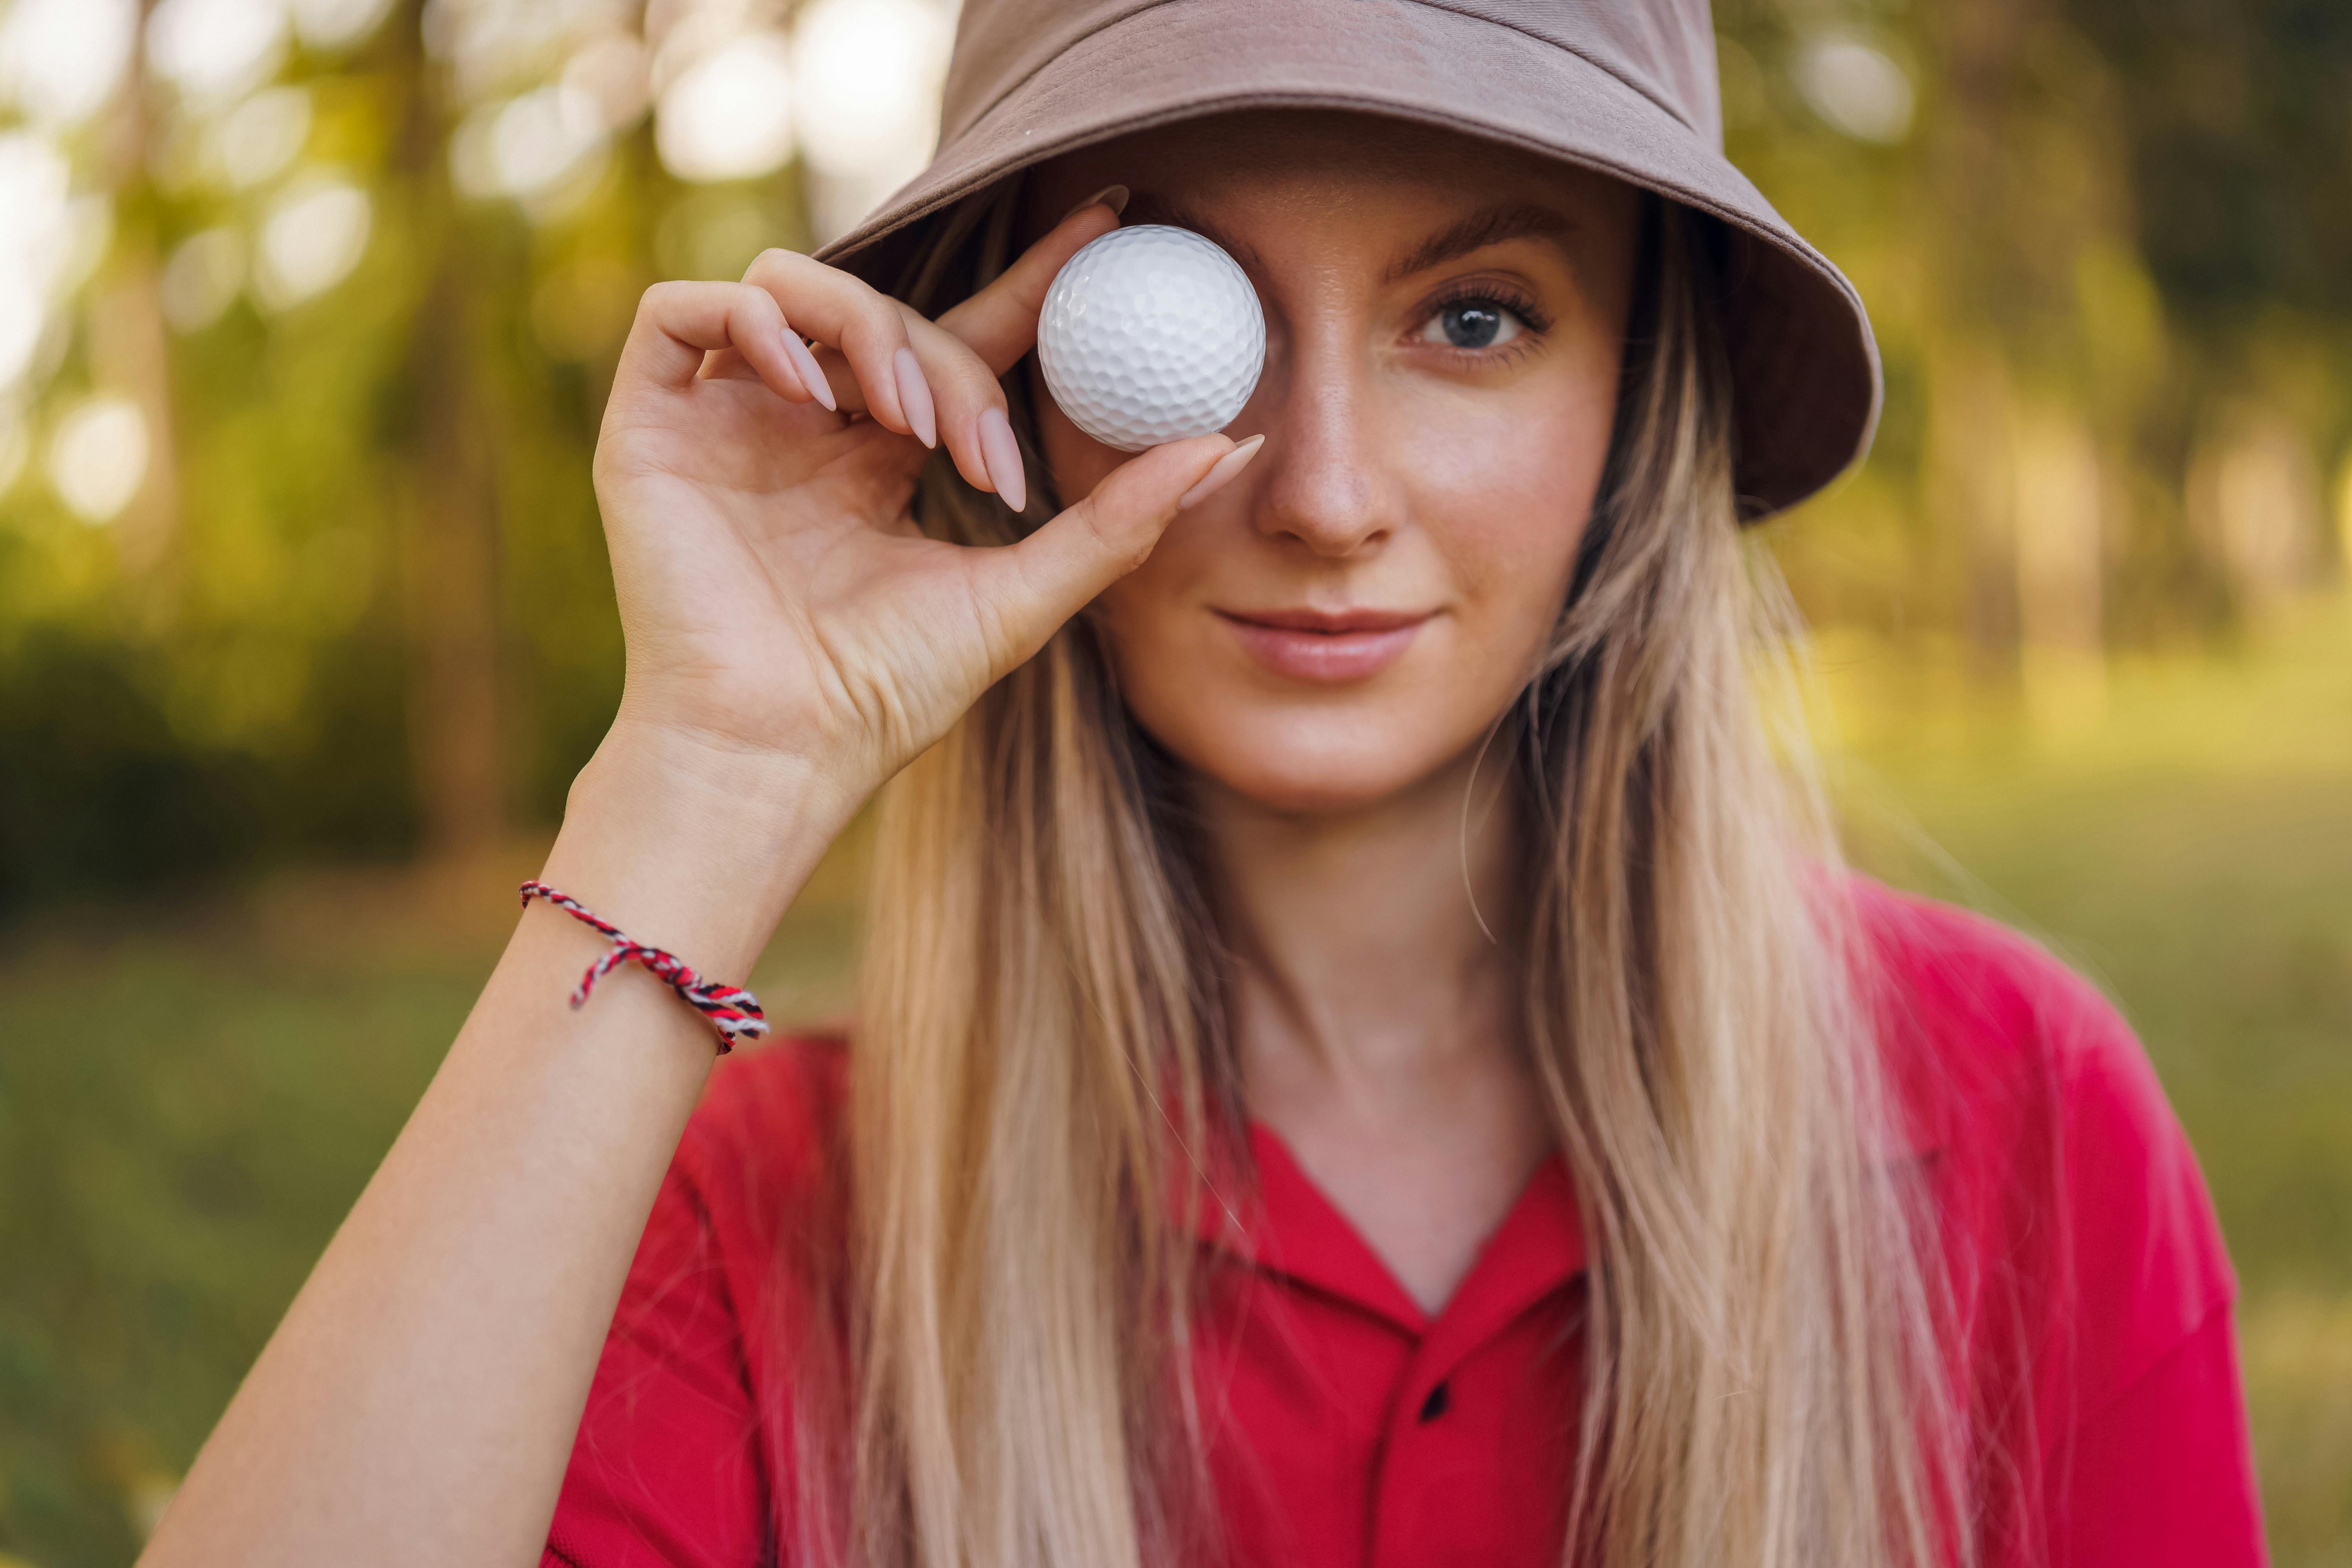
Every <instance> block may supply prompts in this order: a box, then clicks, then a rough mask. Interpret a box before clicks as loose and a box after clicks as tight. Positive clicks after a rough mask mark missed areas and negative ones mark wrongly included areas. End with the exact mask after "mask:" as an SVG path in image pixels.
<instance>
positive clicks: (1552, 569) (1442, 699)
mask: <svg viewBox="0 0 2352 1568" xmlns="http://www.w3.org/2000/svg"><path fill="white" fill-rule="evenodd" d="M1579 368H1580V369H1582V370H1584V371H1586V372H1587V374H1577V375H1570V374H1559V372H1558V371H1557V370H1556V369H1555V371H1554V373H1553V374H1549V375H1545V376H1533V375H1531V376H1529V377H1528V379H1527V380H1526V381H1524V382H1522V383H1521V384H1519V385H1517V386H1516V387H1513V388H1510V389H1508V392H1509V394H1510V395H1482V396H1465V395H1462V394H1461V393H1460V392H1459V391H1458V390H1456V389H1448V388H1437V389H1423V388H1420V387H1414V386H1411V385H1407V386H1405V387H1403V388H1402V389H1392V393H1393V395H1391V396H1389V397H1387V398H1383V399H1377V400H1374V401H1373V403H1372V405H1370V407H1367V408H1365V409H1364V410H1363V414H1364V420H1363V425H1362V427H1361V429H1360V441H1359V443H1358V444H1357V445H1356V447H1355V448H1354V450H1353V451H1352V452H1350V453H1349V454H1347V455H1346V458H1345V459H1344V460H1347V461H1349V462H1352V463H1360V464H1366V465H1372V466H1375V467H1376V468H1378V469H1379V470H1381V486H1375V487H1374V489H1382V488H1383V487H1385V493H1386V494H1387V495H1389V496H1390V497H1391V504H1392V506H1393V515H1394V524H1393V526H1392V527H1391V529H1390V530H1389V531H1388V532H1387V533H1386V534H1385V535H1384V536H1383V537H1381V538H1379V539H1378V540H1376V541H1374V542H1370V543H1368V544H1367V546H1366V547H1364V548H1362V549H1360V551H1358V552H1356V553H1354V554H1353V555H1351V556H1349V557H1347V558H1345V559H1332V558H1328V557H1324V558H1318V557H1316V556H1313V555H1312V554H1310V553H1308V552H1306V551H1304V550H1302V549H1301V548H1300V547H1299V542H1298V541H1297V539H1295V538H1291V537H1289V536H1287V535H1286V532H1285V531H1284V530H1283V527H1282V524H1281V516H1280V508H1279V506H1278V505H1276V504H1275V503H1274V502H1273V500H1272V499H1271V498H1270V497H1269V496H1268V495H1267V494H1265V493H1264V490H1263V489H1262V488H1258V487H1254V488H1253V489H1252V491H1251V495H1252V500H1251V502H1250V505H1251V506H1252V507H1254V508H1255V509H1256V510H1245V509H1244V508H1243V507H1220V506H1215V505H1211V506H1208V507H1204V508H1202V509H1201V510H1200V511H1199V512H1196V513H1187V514H1184V515H1182V516H1181V517H1180V518H1179V519H1178V520H1177V521H1176V522H1175V523H1174V525H1173V526H1171V528H1170V530H1169V531H1168V532H1167V534H1166V535H1164V536H1163V537H1162V539H1161V541H1160V544H1159V546H1158V548H1157V549H1155V550H1154V551H1153V552H1152V554H1151V555H1150V558H1148V559H1147V560H1146V561H1145V562H1144V563H1143V564H1142V565H1141V566H1140V567H1139V568H1138V569H1137V570H1136V571H1135V572H1133V573H1132V574H1129V576H1127V577H1126V578H1124V579H1122V580H1121V581H1119V582H1118V583H1117V584H1114V585H1113V586H1112V587H1111V588H1110V589H1108V591H1107V592H1106V593H1105V594H1104V595H1102V596H1101V598H1100V599H1098V600H1097V603H1096V605H1095V606H1094V610H1093V612H1092V614H1093V616H1095V618H1096V621H1097V625H1098V626H1100V627H1101V629H1102V630H1103V632H1104V634H1105V636H1106V640H1107V642H1108V647H1109V648H1110V651H1111V654H1112V658H1113V659H1114V661H1115V663H1116V664H1117V665H1118V668H1119V679H1120V685H1121V689H1122V691H1123V692H1124V694H1125V697H1126V700H1127V702H1128V704H1129V708H1130V710H1132V711H1133V712H1134V714H1135V716H1136V718H1137V720H1138V721H1139V723H1140V724H1141V725H1142V726H1143V728H1144V729H1146V730H1147V731H1150V733H1151V734H1152V735H1153V736H1154V737H1155V738H1157V739H1158V740H1159V741H1160V743H1161V744H1163V745H1165V746H1167V747H1168V748H1169V750H1170V751H1171V752H1174V753H1175V754H1176V755H1177V756H1179V757H1180V758H1181V759H1183V761H1184V762H1185V763H1187V764H1188V765H1189V766H1191V767H1192V768H1194V769H1197V770H1198V771H1200V772H1202V773H1206V774H1208V775H1210V776H1211V777H1213V778H1215V779H1216V780H1218V781H1219V782H1220V783H1222V784H1224V785H1225V786H1227V787H1229V788H1231V789H1233V790H1234V791H1236V792H1237V793H1239V794H1241V795H1244V796H1246V797H1249V798H1253V799H1256V800H1259V801H1261V802H1263V803H1265V804H1266V805H1271V806H1275V807H1276V808H1290V809H1306V810H1315V809H1329V808H1345V807H1349V806H1354V805H1365V804H1368V803H1370V802H1372V801H1376V800H1379V799H1381V798H1382V797H1385V796H1389V795H1394V794H1396V793H1398V792H1401V791H1403V790H1406V789H1409V788H1411V787H1412V786H1413V785H1414V784H1417V783H1420V782H1422V781H1424V780H1427V779H1430V778H1432V777H1433V776H1434V775H1437V774H1439V773H1441V772H1442V771H1443V770H1444V769H1445V768H1447V766H1448V765H1449V764H1450V763H1455V762H1457V761H1458V760H1459V759H1461V758H1463V757H1464V756H1465V755H1466V754H1467V753H1469V752H1471V751H1473V750H1474V749H1475V747H1476V746H1477V744H1478V743H1479V741H1480V740H1481V738H1482V737H1483V736H1484V735H1485V733H1486V730H1487V728H1488V726H1489V725H1490V724H1491V723H1492V722H1493V721H1494V719H1495V717H1496V715H1497V714H1499V713H1500V712H1501V711H1502V710H1504V708H1505V707H1506V706H1507V704H1508V703H1509V702H1510V701H1511V700H1513V699H1514V698H1515V697H1516V696H1517V694H1518V692H1519V690H1520V689H1521V685H1522V683H1523V682H1524V680H1525V679H1526V678H1527V676H1528V673H1529V672H1530V670H1531V669H1532V668H1533V666H1534V663H1535V661H1536V659H1537V658H1538V657H1539V656H1540V655H1541V653H1542V651H1543V650H1544V648H1545V647H1547V646H1548V644H1549V638H1550V636H1551V633H1552V629H1553V626H1554V625H1555V623H1556V621H1557V619H1558V616H1559V608H1560V605H1561V601H1562V598H1563V596H1564V595H1565V594H1566V592H1567V588H1568V584H1569V580H1570V574H1571V573H1572V572H1573V569H1574V565H1575V560H1576V553H1577V549H1578V546H1579V544H1580V542H1581V540H1582V538H1583V534H1584V529H1585V524H1586V522H1587V521H1588V519H1589V516H1590V513H1591V502H1592V498H1593V496H1594V493H1595V491H1596V490H1597V489H1598V487H1599V484H1600V479H1601V468H1602V467H1603V465H1604V463H1605V461H1606V458H1607V455H1608V446H1609V435H1610V425H1611V420H1612V410H1613V405H1614V401H1615V377H1614V374H1613V371H1604V370H1603V368H1602V367H1598V366H1586V367H1579ZM1276 423H1277V424H1278V423H1279V421H1276ZM1049 429H1050V427H1049ZM1064 434H1065V437H1066V438H1065V439H1064V440H1063V441H1062V442H1061V443H1060V444H1059V446H1058V449H1057V450H1056V453H1055V455H1056V461H1057V462H1062V461H1067V462H1069V463H1071V464H1072V467H1073V469H1074V470H1075V471H1074V474H1073V477H1074V478H1083V479H1085V480H1086V482H1087V483H1091V482H1093V480H1094V479H1097V478H1098V477H1099V475H1098V474H1096V473H1095V472H1094V471H1093V469H1092V467H1091V464H1090V459H1091V458H1092V457H1093V453H1092V452H1091V451H1089V450H1088V448H1091V447H1093V444H1092V443H1091V442H1088V441H1087V440H1086V439H1085V437H1081V436H1078V435H1077V434H1076V431H1075V430H1066V431H1065V433H1064ZM1048 442H1049V447H1053V446H1055V440H1054V437H1053V436H1052V435H1051V434H1049V435H1048ZM1272 456H1273V454H1272V453H1271V452H1270V451H1269V453H1268V457H1272ZM1108 458H1109V464H1108V465H1106V468H1105V471H1108V466H1114V465H1115V464H1116V462H1117V461H1118V454H1108ZM1276 467H1278V465H1271V466H1270V467H1269V474H1271V473H1273V472H1274V471H1276ZM1262 483H1263V482H1262ZM1070 493H1072V494H1079V493H1083V491H1082V490H1073V491H1071V492H1070ZM1310 599H1319V600H1323V601H1326V602H1328V601H1331V600H1334V599H1338V600H1346V601H1353V602H1358V603H1367V604H1379V605H1397V606H1402V605H1411V606H1413V607H1434V608H1438V609H1439V610H1440V611H1441V614H1440V615H1438V616H1436V617H1435V618H1434V619H1433V620H1432V621H1431V622H1430V623H1428V625H1427V626H1425V627H1424V630H1423V634H1422V636H1421V637H1419V638H1417V639H1416V641H1415V643H1414V644H1413V646H1412V648H1411V649H1410V651H1409V652H1408V653H1407V654H1406V656H1405V657H1404V658H1402V659H1401V660H1400V661H1399V662H1398V663H1396V664H1395V665H1393V666H1391V667H1390V668H1388V669H1386V670H1383V671H1382V672H1381V673H1380V674H1378V675H1376V676H1374V677H1372V678H1370V679H1367V680H1363V681H1360V682H1356V683H1349V684H1344V685H1318V684H1310V683H1304V682H1298V681H1294V680H1288V679H1283V678H1280V677H1276V676H1272V675H1269V674H1268V673H1267V672H1266V671H1265V670H1264V669H1263V668H1259V667H1257V666H1255V664H1253V663H1252V662H1251V660H1250V658H1248V656H1246V655H1245V654H1244V652H1242V651H1241V648H1240V644H1239V642H1238V640H1237V639H1236V638H1235V637H1234V635H1233V634H1232V632H1231V630H1230V628H1229V627H1228V626H1225V625H1224V624H1223V623H1222V622H1221V621H1220V620H1219V619H1218V618H1217V617H1216V616H1213V614H1211V613H1210V610H1209V606H1211V605H1220V604H1222V605H1276V604H1294V603H1304V602H1307V601H1308V600H1310Z"/></svg>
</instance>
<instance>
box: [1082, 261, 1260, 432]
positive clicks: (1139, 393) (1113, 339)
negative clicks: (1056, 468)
mask: <svg viewBox="0 0 2352 1568" xmlns="http://www.w3.org/2000/svg"><path fill="white" fill-rule="evenodd" d="M1037 360H1038V363H1039V365H1040V366H1041V367H1042V368H1043V369H1044V370H1045V385H1046V388H1047V389H1048V390H1049V391H1051V392H1052V393H1053V395H1054V401H1055V403H1057V404H1059V405H1061V407H1062V412H1063V413H1065V414H1066V415H1068V416H1070V423H1071V424H1073V425H1076V426H1077V427H1078V428H1079V429H1081V430H1083V431H1085V432H1086V433H1087V435H1089V436H1091V437H1094V438H1095V439H1096V440H1097V441H1100V442H1101V443H1102V444H1103V445H1105V446H1106V447H1118V449H1119V450H1121V451H1125V452H1139V451H1142V450H1143V449H1144V448H1145V447H1157V446H1159V445H1160V443H1162V442H1164V441H1181V440H1183V439H1184V438H1185V437H1188V436H1206V435H1209V434H1211V433H1212V432H1213V431H1218V430H1222V429H1223V428H1224V427H1225V426H1228V425H1230V424H1232V423H1233V422H1234V418H1235V416H1238V415H1239V414H1240V413H1241V411H1242V405H1243V404H1244V403H1247V402H1248V401H1249V395H1250V393H1251V391H1252V390H1254V389H1255V387H1256V385H1257V378H1258V373H1259V372H1260V371H1261V370H1263V369H1265V311H1264V310H1262V309H1260V308H1259V305H1258V300H1257V290H1256V289H1253V288H1251V287H1250V280H1249V278H1248V276H1247V275H1246V274H1245V273H1244V272H1243V271H1242V269H1241V265H1240V263H1238V262H1236V261H1235V260H1234V258H1232V257H1230V256H1228V255H1226V254H1225V253H1224V251H1223V249H1221V248H1220V247H1218V246H1217V245H1216V244H1215V243H1214V242H1213V241H1212V240H1208V239H1204V238H1202V237H1201V236H1199V235H1197V234H1194V233H1193V232H1192V230H1191V229H1187V228H1171V227H1168V226H1165V225H1162V224H1138V225H1136V226H1134V227H1132V228H1115V229H1113V230H1111V231H1110V232H1109V233H1108V234H1106V235H1104V236H1103V237H1101V238H1099V239H1097V240H1094V241H1092V242H1091V243H1089V244H1088V245H1087V246H1086V247H1084V248H1083V249H1081V250H1080V251H1079V252H1078V253H1077V254H1076V256H1073V257H1071V258H1070V259H1069V260H1068V261H1067V262H1066V263H1065V264H1064V265H1063V268H1062V270H1061V271H1060V272H1059V273H1057V274H1055V278H1054V281H1053V284H1052V285H1051V286H1050V287H1049V288H1048V289H1046V290H1045V310H1044V312H1043V313H1042V314H1041V315H1040V316H1039V317H1038V320H1037Z"/></svg>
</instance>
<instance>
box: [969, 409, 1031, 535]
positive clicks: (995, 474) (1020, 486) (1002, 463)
mask: <svg viewBox="0 0 2352 1568" xmlns="http://www.w3.org/2000/svg"><path fill="white" fill-rule="evenodd" d="M980 455H981V457H982V458H984V459H986V460H987V463H988V482H989V483H990V484H992V485H994V486H995V487H996V493H997V494H998V495H1000V496H1003V498H1004V504H1005V505H1006V506H1009V507H1011V508H1012V509H1013V510H1014V511H1019V510H1021V509H1022V508H1024V507H1025V506H1027V505H1028V504H1029V477H1028V476H1027V475H1026V474H1024V473H1023V472H1022V471H1021V443H1019V442H1018V441H1015V440H1014V439H1013V424H1012V421H1010V420H1008V419H1006V418H1005V417H1004V410H1003V409H1002V408H992V409H989V410H988V411H987V412H986V413H984V414H982V416H980Z"/></svg>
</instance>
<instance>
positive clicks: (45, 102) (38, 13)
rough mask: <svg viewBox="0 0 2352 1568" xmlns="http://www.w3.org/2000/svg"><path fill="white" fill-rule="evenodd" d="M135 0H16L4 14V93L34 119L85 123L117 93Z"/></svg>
mask: <svg viewBox="0 0 2352 1568" xmlns="http://www.w3.org/2000/svg"><path fill="white" fill-rule="evenodd" d="M138 31H139V7H138V5H137V0H16V5H13V6H11V7H10V8H9V9H8V11H7V12H6V13H5V18H0V95H5V97H6V98H7V99H9V100H14V101H15V102H16V104H17V105H18V106H19V107H21V108H22V109H23V110H24V111H25V113H26V117H27V118H29V119H30V120H32V121H34V122H35V123H36V124H47V125H57V126H69V125H76V124H79V123H80V122H81V121H85V120H88V119H89V117H90V116H91V115H93V114H96V113H97V112H98V111H99V110H100V109H101V108H102V107H104V105H105V104H106V101H107V100H109V99H110V98H111V97H113V96H114V89H115V88H116V86H117V85H118V84H119V83H120V82H121V79H122V75H123V72H124V70H125V69H126V68H128V67H129V66H130V64H131V46H132V44H133V42H134V41H135V39H136V37H137V36H138Z"/></svg>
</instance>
